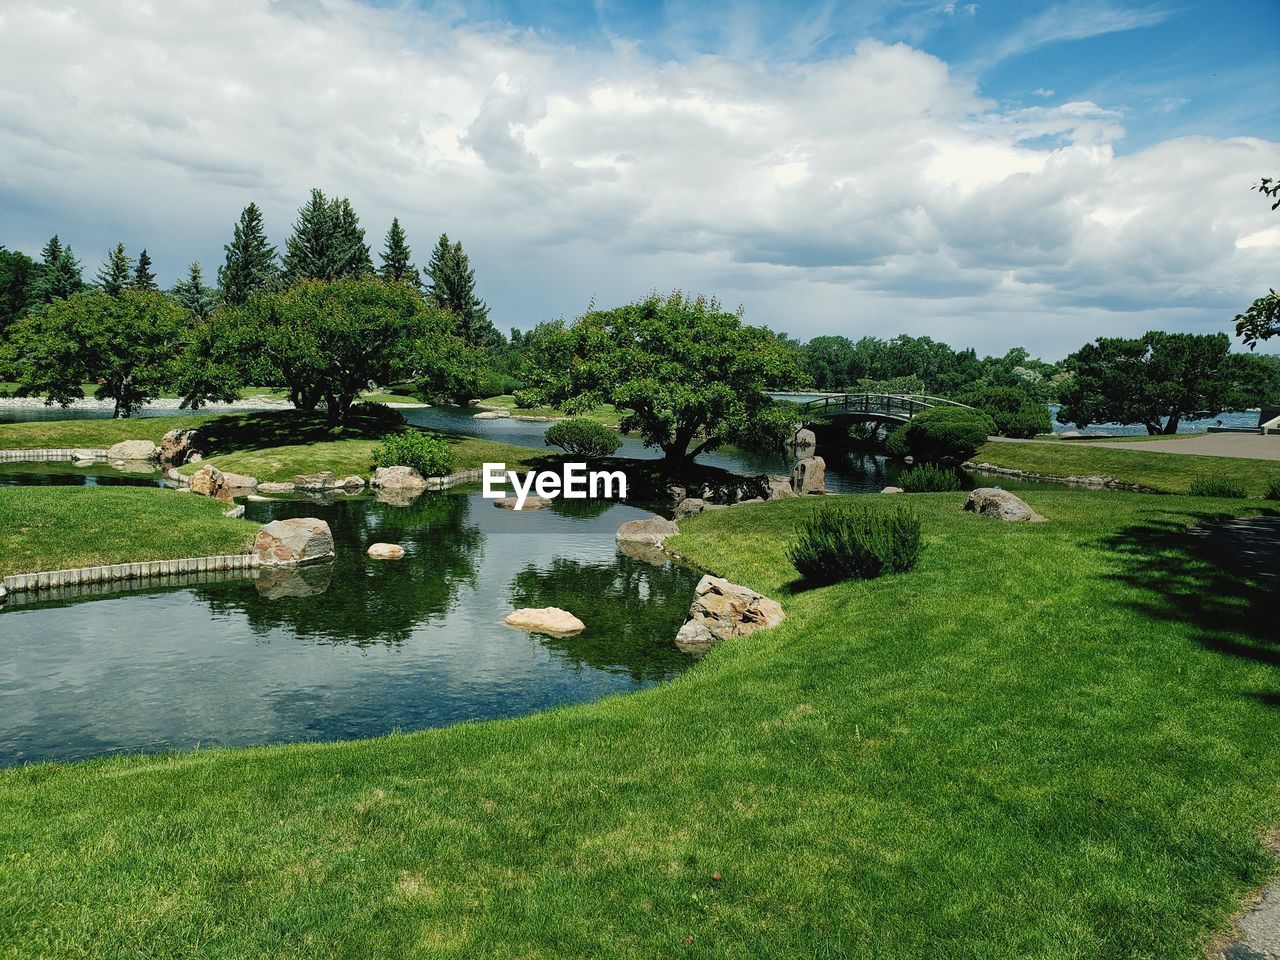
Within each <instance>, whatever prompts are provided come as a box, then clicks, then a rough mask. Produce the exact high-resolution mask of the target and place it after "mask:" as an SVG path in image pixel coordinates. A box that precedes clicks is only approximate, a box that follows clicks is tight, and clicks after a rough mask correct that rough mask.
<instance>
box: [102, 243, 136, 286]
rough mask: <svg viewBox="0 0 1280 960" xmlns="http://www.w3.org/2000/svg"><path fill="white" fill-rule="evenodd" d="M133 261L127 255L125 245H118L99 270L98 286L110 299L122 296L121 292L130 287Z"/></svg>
mask: <svg viewBox="0 0 1280 960" xmlns="http://www.w3.org/2000/svg"><path fill="white" fill-rule="evenodd" d="M132 263H133V260H132V259H131V258H130V257H129V256H128V254H126V253H125V250H124V244H123V243H117V244H116V245H115V247H114V249H112V251H111V252H110V253H108V254H107V259H106V260H104V261H103V263H102V267H101V268H100V269H99V270H98V286H100V287H102V292H103V293H105V294H107V296H110V297H118V296H120V291H122V290H124V289H125V288H126V287H127V286H129V267H130V266H131V265H132Z"/></svg>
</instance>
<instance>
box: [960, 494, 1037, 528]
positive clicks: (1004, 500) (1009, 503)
mask: <svg viewBox="0 0 1280 960" xmlns="http://www.w3.org/2000/svg"><path fill="white" fill-rule="evenodd" d="M964 508H965V509H966V510H972V511H973V512H974V513H978V514H981V515H982V516H984V517H995V518H996V519H997V520H1011V521H1018V520H1029V521H1031V522H1033V523H1035V522H1039V521H1042V520H1044V519H1045V518H1044V517H1042V516H1040V514H1038V513H1036V512H1035V511H1034V510H1032V509H1031V508H1030V507H1029V506H1027V504H1026V502H1025V501H1023V500H1022V499H1021V498H1020V497H1016V496H1014V495H1013V494H1012V493H1010V492H1009V491H1008V490H1001V489H1000V488H999V487H979V488H978V489H977V490H972V491H970V493H969V496H967V497H966V498H965V501H964Z"/></svg>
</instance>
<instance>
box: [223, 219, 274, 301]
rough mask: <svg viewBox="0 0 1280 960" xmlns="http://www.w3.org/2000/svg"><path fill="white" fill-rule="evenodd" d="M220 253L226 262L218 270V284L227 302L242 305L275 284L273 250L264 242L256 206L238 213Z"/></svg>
mask: <svg viewBox="0 0 1280 960" xmlns="http://www.w3.org/2000/svg"><path fill="white" fill-rule="evenodd" d="M223 250H225V251H226V254H227V260H226V263H224V264H223V265H222V266H221V267H219V268H218V284H219V286H221V287H222V298H223V299H224V300H225V301H226V302H227V303H231V304H242V303H245V302H246V301H248V299H249V295H250V294H251V293H254V292H256V291H259V290H270V289H271V288H272V287H274V286H275V285H276V282H277V281H278V279H279V277H280V267H279V264H278V263H277V262H276V248H275V247H273V246H271V244H269V243H267V234H266V230H265V229H264V227H263V224H262V211H261V210H259V209H258V205H257V204H256V203H251V204H249V205H248V206H247V207H245V208H244V210H242V211H241V213H240V220H239V222H238V223H236V226H235V232H234V234H233V235H232V238H231V242H230V243H228V244H227V245H226V246H224V247H223Z"/></svg>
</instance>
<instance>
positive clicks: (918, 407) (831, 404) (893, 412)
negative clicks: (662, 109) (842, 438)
mask: <svg viewBox="0 0 1280 960" xmlns="http://www.w3.org/2000/svg"><path fill="white" fill-rule="evenodd" d="M937 406H948V407H964V408H965V409H969V408H968V407H967V406H966V405H965V404H963V403H956V401H954V400H947V399H945V398H943V397H930V396H925V395H923V394H897V393H846V394H840V395H838V396H834V397H820V398H819V399H817V400H810V401H809V402H808V403H802V404H800V409H801V410H802V411H804V412H805V413H808V414H814V415H818V416H821V415H823V414H830V413H864V414H867V415H869V416H884V417H902V418H905V419H907V420H910V419H911V418H912V417H914V416H915V415H916V414H917V413H919V412H920V411H922V410H928V409H929V408H931V407H937Z"/></svg>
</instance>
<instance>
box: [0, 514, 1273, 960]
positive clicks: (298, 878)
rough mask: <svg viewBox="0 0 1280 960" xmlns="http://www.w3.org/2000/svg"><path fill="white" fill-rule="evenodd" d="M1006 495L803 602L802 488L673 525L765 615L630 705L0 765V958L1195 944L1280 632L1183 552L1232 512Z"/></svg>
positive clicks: (1228, 881)
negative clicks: (913, 550)
mask: <svg viewBox="0 0 1280 960" xmlns="http://www.w3.org/2000/svg"><path fill="white" fill-rule="evenodd" d="M1026 496H1027V499H1028V501H1029V502H1030V503H1031V505H1032V506H1033V507H1035V508H1036V509H1037V510H1038V511H1039V512H1040V513H1042V514H1044V515H1045V516H1047V517H1048V518H1049V522H1048V523H1042V524H1003V523H1000V522H998V521H994V520H990V519H987V518H983V517H977V516H973V515H971V514H965V513H963V512H961V510H960V502H961V500H962V499H963V497H962V496H961V495H958V494H919V495H916V496H914V497H913V498H912V500H911V503H912V506H913V507H914V508H915V509H917V510H918V511H919V512H920V514H921V516H922V519H923V521H924V532H925V537H926V542H927V547H926V551H925V553H924V555H923V557H922V559H921V562H920V565H919V566H918V567H917V569H916V570H915V571H914V572H912V573H909V574H903V575H897V576H890V577H885V578H881V579H879V580H876V581H872V582H865V583H864V582H854V583H846V584H841V585H836V586H832V587H827V588H823V589H818V590H810V591H798V590H797V588H796V586H795V585H794V583H793V577H794V574H793V571H792V570H791V569H790V568H789V567H788V565H787V564H786V562H785V559H784V552H785V549H786V545H787V543H788V541H789V539H790V538H791V537H792V535H793V531H794V529H795V527H796V525H797V524H798V523H799V521H800V520H801V519H802V518H803V517H804V516H805V515H807V514H808V513H809V512H810V511H812V510H815V509H821V507H822V506H823V504H824V502H825V501H823V500H821V499H818V498H810V499H806V500H798V501H795V500H793V501H783V502H772V503H767V504H763V505H758V506H753V507H741V508H735V509H733V510H726V511H718V512H714V513H705V514H702V515H699V516H696V517H693V518H691V519H689V520H687V521H685V522H684V523H683V524H682V529H683V531H684V532H683V533H682V534H681V535H680V536H679V537H678V538H677V539H676V541H675V542H674V543H673V546H674V548H675V549H677V550H679V551H681V552H682V553H686V554H688V555H690V556H691V557H694V558H696V559H697V560H698V561H699V562H700V563H702V564H704V565H707V566H710V567H712V568H714V569H716V570H717V571H718V572H720V573H722V574H724V575H726V576H728V577H729V578H731V579H733V580H736V581H738V582H744V583H747V584H750V585H751V586H753V587H755V588H757V589H760V590H762V591H764V592H765V593H767V594H770V595H772V596H774V597H777V598H778V599H780V600H781V601H782V603H783V604H784V606H785V607H786V610H787V614H788V619H787V621H786V622H785V623H784V624H782V625H781V626H780V627H778V628H776V629H774V630H771V631H768V632H764V633H759V634H756V635H755V636H752V637H750V638H746V639H742V640H738V641H734V642H729V643H726V644H723V645H721V646H720V647H719V648H717V649H716V650H715V651H713V652H712V653H711V654H710V655H709V656H708V657H707V658H706V659H705V660H704V661H703V662H702V663H701V664H700V665H698V666H697V667H696V668H695V669H693V670H692V671H690V672H689V673H687V674H685V675H684V676H682V677H681V678H680V679H678V680H676V681H674V682H672V683H669V684H666V685H664V686H660V687H656V688H654V689H652V690H648V691H645V692H643V693H640V694H635V695H631V696H626V697H618V698H611V699H607V700H604V701H601V702H599V703H596V704H592V705H588V706H583V707H576V708H572V709H562V710H555V711H551V712H548V713H544V714H540V715H537V716H532V717H528V718H524V719H521V720H515V721H504V722H496V723H483V724H468V725H462V726H458V727H453V728H450V729H445V730H438V731H427V732H422V733H416V734H409V735H396V736H389V737H386V738H382V739H378V740H372V741H365V742H356V743H341V744H333V745H327V746H289V747H279V748H270V747H268V748H258V749H250V750H213V751H201V752H197V753H188V754H180V755H170V756H160V757H133V758H113V759H108V760H103V761H95V762H91V763H86V764H79V765H71V766H57V765H36V766H32V767H29V768H26V769H16V770H10V771H7V772H4V773H2V774H0V857H3V869H0V905H2V906H3V909H0V955H3V956H11V957H24V958H25V957H82V956H124V955H137V956H166V957H167V956H200V957H203V958H230V957H237V958H239V957H259V956H272V957H309V958H319V957H535V956H536V957H542V958H550V957H583V956H593V957H636V958H650V957H669V956H689V957H716V958H721V957H730V958H738V957H741V958H748V957H750V958H773V957H777V958H792V957H812V956H822V957H886V958H890V957H891V958H894V960H910V958H938V957H946V958H1015V957H1016V958H1023V957H1038V958H1067V957H1070V958H1104V957H1105V958H1119V957H1147V958H1161V960H1164V958H1186V960H1192V958H1197V960H1198V958H1200V957H1202V956H1203V948H1204V943H1205V941H1206V939H1207V938H1208V937H1209V936H1210V935H1211V934H1212V933H1213V932H1214V931H1216V930H1221V929H1223V928H1224V927H1225V926H1226V924H1227V922H1228V917H1229V916H1230V914H1231V913H1232V911H1233V910H1234V909H1235V908H1236V906H1237V904H1238V903H1239V901H1240V898H1241V897H1243V896H1244V895H1245V894H1246V893H1247V891H1249V890H1250V889H1251V888H1254V887H1255V886H1257V885H1259V884H1261V883H1262V882H1263V881H1264V880H1265V879H1266V878H1267V876H1268V874H1269V873H1272V872H1274V871H1275V861H1274V860H1272V859H1271V858H1270V857H1269V856H1268V855H1267V854H1266V853H1265V852H1264V850H1263V847H1262V845H1261V843H1260V836H1261V833H1262V831H1263V830H1264V829H1265V828H1267V827H1274V826H1276V825H1277V824H1280V792H1277V789H1276V785H1277V783H1280V750H1276V749H1275V744H1276V742H1277V738H1278V737H1280V709H1278V708H1277V703H1280V699H1278V697H1280V690H1278V683H1277V676H1276V667H1275V665H1274V662H1275V653H1276V647H1275V638H1274V634H1273V633H1271V632H1268V630H1267V626H1268V625H1269V624H1270V623H1271V622H1273V621H1272V620H1266V619H1265V617H1264V616H1263V615H1264V614H1265V611H1263V610H1261V609H1260V608H1259V607H1258V606H1256V605H1255V606H1251V603H1254V604H1256V603H1257V602H1258V601H1257V600H1255V599H1252V598H1251V597H1250V596H1249V586H1248V584H1247V583H1246V582H1244V581H1242V580H1241V579H1239V578H1238V577H1237V576H1236V575H1234V574H1233V573H1231V572H1230V571H1229V570H1228V569H1226V568H1224V567H1222V566H1219V565H1215V564H1214V563H1213V562H1212V561H1211V560H1210V559H1209V558H1208V557H1206V556H1205V555H1203V554H1201V553H1200V552H1199V551H1200V550H1201V549H1202V548H1203V546H1204V541H1203V540H1202V539H1200V538H1194V537H1188V536H1186V535H1185V533H1184V528H1185V526H1186V525H1187V524H1189V523H1192V522H1196V521H1202V520H1207V519H1210V518H1212V517H1213V516H1216V515H1218V514H1228V513H1233V512H1238V511H1240V510H1242V509H1243V507H1242V505H1241V504H1240V502H1239V501H1235V502H1230V501H1207V500H1193V499H1190V498H1175V497H1154V496H1141V495H1131V496H1130V495H1125V496H1121V495H1116V494H1108V493H1091V492H1086V491H1073V490H1063V491H1061V492H1059V491H1052V492H1040V491H1036V492H1033V493H1028V494H1027V495H1026ZM175 499H177V498H175ZM896 499H897V498H890V497H885V498H873V499H872V502H873V503H879V504H883V505H884V506H886V507H888V506H890V505H891V504H892V503H893V502H894V501H895V500H896ZM210 642H216V637H211V640H210Z"/></svg>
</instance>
